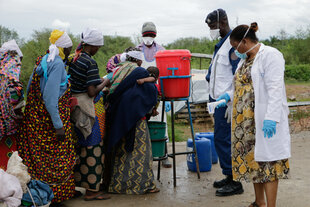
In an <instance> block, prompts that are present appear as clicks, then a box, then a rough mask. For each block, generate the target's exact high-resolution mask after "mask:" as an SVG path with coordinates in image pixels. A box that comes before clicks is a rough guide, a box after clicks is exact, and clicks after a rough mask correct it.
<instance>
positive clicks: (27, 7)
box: [0, 0, 310, 44]
mask: <svg viewBox="0 0 310 207" xmlns="http://www.w3.org/2000/svg"><path fill="white" fill-rule="evenodd" d="M217 8H223V9H224V10H226V12H227V14H228V18H229V22H230V26H231V27H232V28H233V27H235V26H236V25H237V24H250V23H251V22H253V21H256V22H257V23H258V26H259V33H258V37H259V38H261V39H266V38H268V37H270V36H272V35H277V34H278V32H279V31H280V30H281V29H284V30H285V31H286V32H288V33H289V34H294V33H295V31H296V30H297V29H300V28H303V29H306V28H309V26H310V15H309V11H310V3H309V0H214V1H210V0H151V1H150V0H127V1H126V0H83V1H81V0H40V1H39V0H0V25H2V26H5V27H8V28H10V29H14V30H16V31H17V32H18V34H19V35H20V36H21V37H23V38H26V39H29V38H30V37H31V34H32V33H33V31H34V30H40V29H42V28H52V29H55V28H57V29H59V28H65V29H66V30H67V31H70V32H71V33H73V34H80V33H81V31H83V29H85V28H86V27H97V28H99V29H100V30H101V31H102V32H103V34H104V35H121V36H130V37H134V36H137V35H140V34H141V27H142V24H143V23H144V22H146V21H153V22H154V23H155V24H156V26H157V32H158V33H157V38H156V40H157V42H159V43H162V44H167V43H170V42H172V41H173V40H176V39H178V38H180V37H199V38H200V37H209V29H208V27H207V25H206V24H205V22H204V20H205V18H206V15H207V14H208V13H209V12H212V11H213V10H215V9H217Z"/></svg>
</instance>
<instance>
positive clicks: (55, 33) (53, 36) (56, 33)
mask: <svg viewBox="0 0 310 207" xmlns="http://www.w3.org/2000/svg"><path fill="white" fill-rule="evenodd" d="M64 33H65V32H64V31H60V30H58V29H55V30H53V31H52V33H51V36H50V38H49V39H50V42H51V43H52V44H55V42H56V41H57V40H58V39H59V38H60V37H61V36H62V35H63V34H64ZM57 48H58V50H59V56H60V57H61V59H65V53H64V49H63V48H61V47H57Z"/></svg>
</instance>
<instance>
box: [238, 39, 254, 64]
mask: <svg viewBox="0 0 310 207" xmlns="http://www.w3.org/2000/svg"><path fill="white" fill-rule="evenodd" d="M240 43H241V42H240ZM240 43H239V44H238V46H237V49H236V50H235V54H236V56H237V57H238V58H240V59H243V60H245V59H247V58H248V55H247V53H248V52H250V51H251V50H253V49H254V48H255V47H257V46H258V45H259V43H257V44H256V45H254V46H253V47H251V48H250V49H248V51H246V52H245V53H240V52H238V48H239V46H240Z"/></svg>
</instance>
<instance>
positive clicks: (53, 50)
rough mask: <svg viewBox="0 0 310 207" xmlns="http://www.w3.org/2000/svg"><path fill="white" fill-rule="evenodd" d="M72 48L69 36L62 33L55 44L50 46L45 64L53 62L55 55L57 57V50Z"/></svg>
mask: <svg viewBox="0 0 310 207" xmlns="http://www.w3.org/2000/svg"><path fill="white" fill-rule="evenodd" d="M71 46H72V40H71V38H70V37H69V35H68V34H67V33H66V32H64V33H63V34H62V35H61V36H60V37H59V38H58V39H57V40H56V42H55V44H51V45H50V47H49V48H48V49H49V55H48V58H47V62H50V61H54V59H55V57H56V55H59V49H58V48H57V47H61V48H68V47H71Z"/></svg>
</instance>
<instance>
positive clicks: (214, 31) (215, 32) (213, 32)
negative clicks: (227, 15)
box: [210, 29, 220, 40]
mask: <svg viewBox="0 0 310 207" xmlns="http://www.w3.org/2000/svg"><path fill="white" fill-rule="evenodd" d="M210 36H211V39H212V40H216V39H217V38H219V36H220V29H210Z"/></svg>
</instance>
